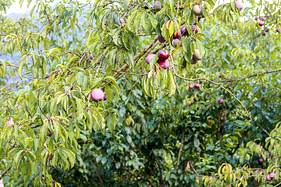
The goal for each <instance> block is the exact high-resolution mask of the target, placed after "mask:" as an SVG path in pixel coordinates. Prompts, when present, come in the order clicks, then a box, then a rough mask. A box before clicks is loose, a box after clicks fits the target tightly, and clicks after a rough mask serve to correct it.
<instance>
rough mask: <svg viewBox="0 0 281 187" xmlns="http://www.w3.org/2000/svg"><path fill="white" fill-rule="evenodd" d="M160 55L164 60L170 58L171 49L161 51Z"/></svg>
mask: <svg viewBox="0 0 281 187" xmlns="http://www.w3.org/2000/svg"><path fill="white" fill-rule="evenodd" d="M158 57H159V58H160V59H162V60H165V59H167V58H169V51H166V50H163V51H159V53H158Z"/></svg>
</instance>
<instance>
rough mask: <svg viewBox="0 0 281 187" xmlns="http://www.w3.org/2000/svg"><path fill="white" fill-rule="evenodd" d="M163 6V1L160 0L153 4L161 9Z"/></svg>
mask: <svg viewBox="0 0 281 187" xmlns="http://www.w3.org/2000/svg"><path fill="white" fill-rule="evenodd" d="M161 7H162V5H161V2H160V1H156V2H155V3H154V5H153V8H156V9H157V10H160V9H161Z"/></svg>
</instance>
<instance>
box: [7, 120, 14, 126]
mask: <svg viewBox="0 0 281 187" xmlns="http://www.w3.org/2000/svg"><path fill="white" fill-rule="evenodd" d="M11 125H14V121H13V118H11V119H10V120H8V121H7V123H6V127H9V126H11Z"/></svg>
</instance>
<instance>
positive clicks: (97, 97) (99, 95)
mask: <svg viewBox="0 0 281 187" xmlns="http://www.w3.org/2000/svg"><path fill="white" fill-rule="evenodd" d="M91 97H92V100H93V101H95V102H98V101H101V100H103V98H104V92H103V91H102V90H101V89H99V88H96V89H94V90H93V91H92V92H91Z"/></svg>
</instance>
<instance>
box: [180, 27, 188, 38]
mask: <svg viewBox="0 0 281 187" xmlns="http://www.w3.org/2000/svg"><path fill="white" fill-rule="evenodd" d="M186 29H187V27H186V26H183V27H182V28H181V34H182V35H183V36H186V35H187V30H186Z"/></svg>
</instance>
